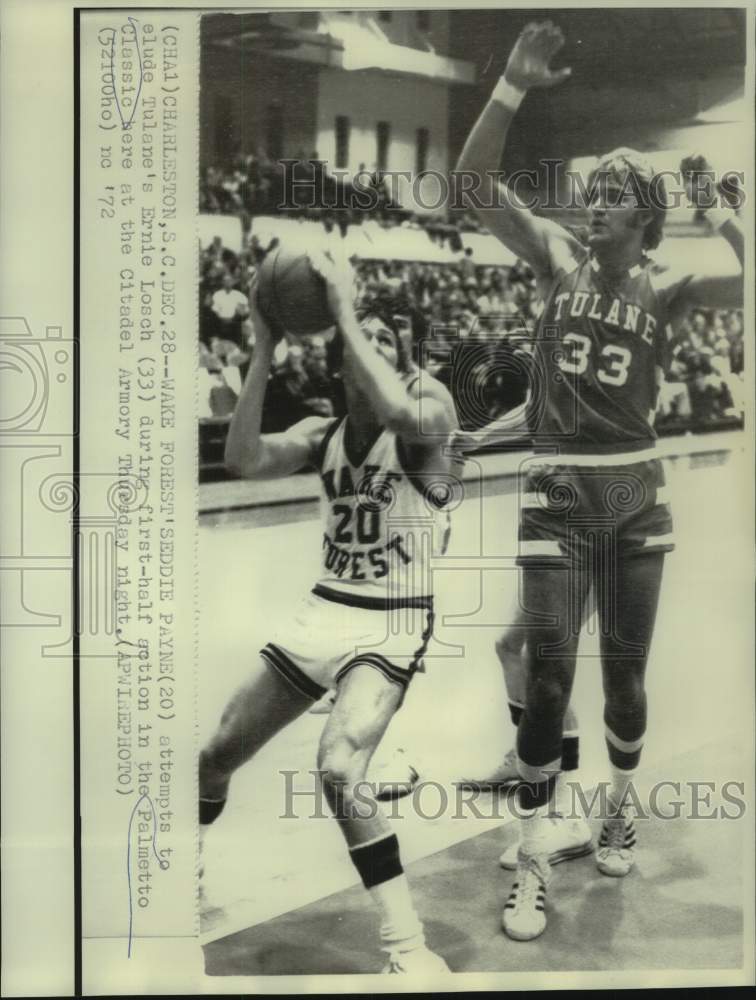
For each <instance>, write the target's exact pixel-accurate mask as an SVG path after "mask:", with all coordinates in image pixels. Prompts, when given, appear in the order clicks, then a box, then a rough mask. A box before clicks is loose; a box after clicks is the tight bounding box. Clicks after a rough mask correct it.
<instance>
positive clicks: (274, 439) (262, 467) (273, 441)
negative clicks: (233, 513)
mask: <svg viewBox="0 0 756 1000" xmlns="http://www.w3.org/2000/svg"><path fill="white" fill-rule="evenodd" d="M255 294H256V292H255V291H254V290H253V292H252V294H251V296H250V314H251V318H252V323H253V325H254V328H255V338H256V340H255V348H254V353H253V356H252V363H251V364H250V366H249V371H248V372H247V377H246V379H245V380H244V385H243V386H242V391H241V395H240V396H239V401H238V403H237V404H236V409H235V410H234V415H233V417H232V418H231V425H230V427H229V429H228V437H227V438H226V450H225V454H224V460H225V463H226V467H227V468H228V469H229V471H231V472H234V473H236V474H237V475H240V476H242V477H243V478H245V479H275V478H277V477H278V476H287V475H289V474H290V473H292V472H297V471H298V470H299V469H302V468H304V467H305V466H307V465H311V464H312V463H313V462H314V460H315V455H316V451H317V447H318V444H319V443H320V441H321V440H322V438H323V435H324V434H325V431H326V428H327V427H328V425H329V423H330V422H331V421H329V420H327V419H325V418H323V417H306V418H305V419H304V420H300V421H299V423H297V424H295V425H294V426H293V427H290V428H289V429H288V430H286V431H283V432H281V433H280V434H261V433H260V428H261V425H262V412H263V402H264V399H265V390H266V387H267V384H268V374H269V372H270V366H271V361H272V360H273V348H274V346H275V345H274V343H273V337H272V335H271V332H270V329H269V327H268V325H267V323H266V322H265V321H264V319H263V318H262V316H261V315H260V313H259V312H258V310H257V307H256V301H255Z"/></svg>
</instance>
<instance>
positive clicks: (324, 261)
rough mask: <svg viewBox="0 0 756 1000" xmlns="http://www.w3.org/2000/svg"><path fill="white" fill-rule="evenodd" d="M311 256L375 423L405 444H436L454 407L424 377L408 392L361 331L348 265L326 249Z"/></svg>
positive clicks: (447, 426) (449, 423)
mask: <svg viewBox="0 0 756 1000" xmlns="http://www.w3.org/2000/svg"><path fill="white" fill-rule="evenodd" d="M310 260H311V263H312V265H313V267H314V268H315V270H316V271H317V272H318V273H319V274H320V275H321V277H322V278H323V279H324V280H325V282H326V288H327V291H328V301H329V305H330V307H331V312H332V313H333V316H334V319H335V320H336V323H337V324H338V326H339V329H340V330H341V333H342V336H343V337H344V341H345V344H346V346H347V347H348V349H349V351H350V354H351V357H352V360H353V373H354V378H355V379H356V381H357V383H358V384H359V386H360V388H361V389H362V391H363V392H364V394H365V395H366V396H367V398H368V399H369V400H370V402H371V405H372V406H373V407H374V408H375V412H376V415H377V416H378V419H379V421H380V423H381V424H382V425H383V426H384V427H386V428H387V429H388V430H390V431H393V432H394V433H395V434H396V435H397V436H398V437H399V438H401V439H402V441H404V442H405V443H406V444H408V445H428V447H429V448H438V447H439V444H440V443H443V442H445V441H446V437H447V435H448V433H449V431H450V430H451V429H452V426H453V424H452V417H451V413H450V410H451V411H453V406H452V407H450V405H449V400H448V399H447V398H446V396H443V395H442V390H443V387H442V386H440V385H439V384H438V383H435V384H433V385H432V384H431V382H430V381H429V382H428V383H427V385H425V386H424V387H423V388H422V389H421V392H420V394H418V393H417V392H413V393H410V392H408V391H407V386H406V385H405V383H404V382H403V381H402V378H401V377H400V375H399V374H398V372H396V371H395V370H394V369H393V368H392V367H391V365H390V364H389V363H388V362H387V361H386V360H385V358H383V357H381V355H380V354H378V352H377V351H376V350H375V349H374V348H373V347H372V345H371V344H370V343H369V342H368V340H367V339H366V337H365V335H364V333H363V332H362V330H361V329H360V325H359V322H358V320H357V316H356V314H355V311H354V304H353V301H352V295H353V287H354V286H353V282H352V280H351V266H350V265H348V264H347V263H346V262H344V263H340V264H339V265H337V264H336V263H335V261H334V260H333V258H332V257H331V256H330V254H329V253H327V252H326V253H319V254H315V253H313V254H311V256H310ZM421 381H422V380H421ZM445 391H446V390H443V392H445ZM447 395H448V394H447Z"/></svg>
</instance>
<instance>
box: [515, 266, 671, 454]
mask: <svg viewBox="0 0 756 1000" xmlns="http://www.w3.org/2000/svg"><path fill="white" fill-rule="evenodd" d="M668 323H669V320H668V316H667V308H666V304H665V301H664V297H663V294H662V293H660V292H659V291H657V290H656V289H655V288H654V282H653V265H652V263H651V262H650V261H645V262H644V263H643V264H638V265H636V266H635V267H633V268H631V269H630V270H629V271H628V272H627V274H626V275H625V277H624V278H622V279H620V280H613V281H612V282H610V281H609V280H608V279H607V278H606V277H605V276H604V275H603V274H602V271H601V268H600V266H599V264H598V262H597V261H596V260H595V259H594V258H592V257H591V256H590V255H589V254H587V253H586V254H585V256H581V257H580V258H579V259H577V260H576V262H575V267H574V268H573V269H571V270H567V269H562V270H560V271H558V272H557V273H556V277H555V279H554V282H553V284H552V286H551V288H550V290H549V292H548V295H547V297H546V301H545V305H544V310H543V313H542V315H541V318H540V320H539V324H538V330H537V334H536V343H535V350H534V355H535V356H534V361H535V369H536V370H535V373H534V384H533V388H532V391H531V397H530V399H531V407H530V410H531V412H530V425H531V427H533V429H534V438H535V440H534V443H535V444H536V445H537V446H538V445H540V444H543V445H547V446H549V447H554V448H556V449H558V451H559V452H560V453H563V454H621V453H624V452H633V451H638V450H642V449H644V448H648V447H650V446H653V443H654V441H655V439H656V434H655V432H654V429H653V421H654V413H655V410H656V399H657V394H658V386H659V376H660V372H661V371H663V370H664V369H665V368H666V364H667V362H666V355H667V342H668V338H669V335H670V331H669V328H668Z"/></svg>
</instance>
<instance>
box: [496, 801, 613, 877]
mask: <svg viewBox="0 0 756 1000" xmlns="http://www.w3.org/2000/svg"><path fill="white" fill-rule="evenodd" d="M548 818H549V825H548V826H547V827H546V829H545V831H544V835H545V836H546V838H547V841H546V849H545V853H546V854H547V855H548V858H549V864H550V865H558V864H559V863H560V862H562V861H571V860H572V859H573V858H582V857H583V856H584V855H586V854H590V853H591V851H592V850H593V841H592V839H591V828H590V827H589V826H588V824H587V823H586V821H585V820H584V819H565V817H564V816H559V815H555V816H549V817H548ZM519 849H520V842H519V841H515V843H514V844H510V846H509V847H508V848H507V849H506V851H504V853H503V854H502V855H501V857H500V858H499V864H500V865H501V867H502V868H506V869H507V870H508V871H514V870H515V869H516V868H517V854H518V851H519Z"/></svg>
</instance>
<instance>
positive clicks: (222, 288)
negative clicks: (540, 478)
mask: <svg viewBox="0 0 756 1000" xmlns="http://www.w3.org/2000/svg"><path fill="white" fill-rule="evenodd" d="M263 255H264V254H263V251H262V250H261V248H260V247H259V246H255V245H254V242H251V243H250V244H248V246H247V248H246V249H245V250H243V251H242V252H241V253H238V254H237V253H233V252H231V251H229V250H226V249H224V248H223V247H222V246H221V245H220V243H219V242H218V241H216V242H214V243H213V244H212V245H211V246H210V247H208V248H207V249H206V250H205V251H204V252H203V255H202V280H201V292H200V294H201V337H200V361H201V365H202V367H203V368H204V369H205V370H206V371H207V372H208V374H209V376H212V378H211V391H210V393H209V395H208V399H207V405H206V411H205V416H206V417H210V416H214V417H216V418H225V419H228V417H229V415H230V413H231V412H232V411H233V407H234V403H235V400H236V397H237V395H238V391H239V388H240V385H241V381H242V379H243V377H244V375H245V373H246V370H247V367H248V364H249V360H250V357H251V354H252V352H253V351H254V329H253V327H252V324H251V322H250V320H249V310H248V305H247V295H248V292H249V287H250V284H251V282H252V280H253V278H254V275H255V272H256V268H257V266H258V264H259V262H260V260H261V259H262V256H263ZM356 270H357V275H358V280H359V285H360V289H361V293H362V294H364V295H366V296H370V297H373V296H375V295H379V294H381V293H390V294H392V295H397V296H399V297H400V298H401V299H402V300H403V301H404V302H405V303H406V311H407V315H408V317H409V320H410V324H411V332H412V343H413V356H414V361H415V363H417V364H421V365H423V366H424V367H426V368H427V369H428V370H430V371H431V372H432V373H433V374H434V375H435V376H436V377H437V378H439V379H441V380H442V381H444V382H446V383H447V384H448V385H449V388H450V389H451V390H452V392H453V393H455V394H456V390H457V388H458V385H459V376H460V373H462V372H464V379H465V384H466V385H468V386H469V385H471V384H472V385H475V387H476V388H475V391H474V394H473V395H474V403H473V404H472V405H466V402H468V401H466V400H464V399H461V398H459V395H458V394H456V395H457V403H458V408H459V410H460V419H461V422H462V424H463V426H466V427H467V428H468V429H473V428H474V427H478V426H481V425H482V424H484V423H487V422H489V421H490V420H493V419H494V418H495V417H497V416H499V415H500V414H501V413H503V412H506V410H508V409H510V408H511V407H513V406H516V405H517V404H518V403H519V402H521V401H522V399H523V398H524V392H525V386H526V382H527V376H526V372H525V369H524V368H523V366H522V365H519V366H518V365H517V363H516V358H517V353H518V352H519V351H521V350H522V349H523V344H524V343H526V342H527V335H528V333H529V332H532V330H533V329H534V326H535V323H536V320H537V318H538V312H539V302H538V298H537V295H536V289H535V282H534V279H533V276H532V273H531V272H530V271H529V269H528V268H527V267H525V266H523V265H521V264H517V265H515V266H514V267H511V268H502V267H480V266H476V265H475V263H474V260H473V259H472V256H471V255H469V254H465V255H463V256H462V257H461V258H460V259H459V260H458V261H457V262H455V263H453V264H424V263H417V262H404V261H364V260H363V261H359V262H358V263H357V265H356ZM333 355H334V350H333V342H332V338H331V336H330V335H329V333H328V332H325V333H324V334H319V335H314V336H312V337H306V338H302V339H300V340H298V341H297V342H294V343H289V342H288V341H286V340H283V341H281V342H280V343H279V345H278V347H277V349H276V352H275V357H274V363H273V368H272V371H271V375H270V381H269V385H268V390H267V393H266V400H265V410H264V423H263V429H264V431H266V432H270V431H278V430H283V429H284V428H285V427H287V426H289V425H290V424H292V423H294V422H295V421H297V420H299V419H301V418H302V417H304V416H307V415H309V414H317V415H320V416H330V415H332V414H334V415H339V414H340V413H341V412H343V405H344V404H343V389H342V387H341V383H340V377H339V372H338V370H337V367H336V366H335V364H334V361H333ZM742 372H743V318H742V313H741V312H740V311H731V312H725V311H721V310H704V309H698V310H695V311H694V312H693V313H691V315H690V316H689V317H688V318H687V319H685V320H683V321H682V323H681V324H680V325H679V327H678V330H677V333H676V336H675V340H674V342H673V357H672V362H671V366H670V370H669V372H668V374H667V381H666V383H665V385H664V386H663V387H662V391H661V394H660V399H659V411H658V415H657V427H658V429H659V430H660V432H662V433H664V431H665V430H667V431H668V432H670V433H671V432H673V431H677V430H681V429H688V428H691V429H703V428H705V427H712V426H719V425H723V424H726V423H727V422H728V421H729V422H732V421H733V420H737V419H739V418H740V416H741V414H742V409H743V403H744V399H743V393H744V389H743V376H742Z"/></svg>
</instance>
